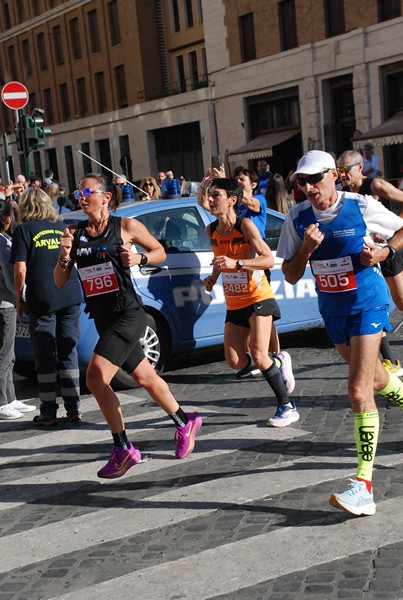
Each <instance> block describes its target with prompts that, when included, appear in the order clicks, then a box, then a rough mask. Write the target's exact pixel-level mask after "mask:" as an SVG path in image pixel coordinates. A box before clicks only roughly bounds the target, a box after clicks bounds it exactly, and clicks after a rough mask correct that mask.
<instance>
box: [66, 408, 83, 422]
mask: <svg viewBox="0 0 403 600" xmlns="http://www.w3.org/2000/svg"><path fill="white" fill-rule="evenodd" d="M81 420H82V419H81V413H80V411H79V410H78V409H77V410H69V411H68V412H67V421H68V422H69V423H74V422H75V421H81Z"/></svg>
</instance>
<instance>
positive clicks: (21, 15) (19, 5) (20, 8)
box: [16, 0, 25, 23]
mask: <svg viewBox="0 0 403 600" xmlns="http://www.w3.org/2000/svg"><path fill="white" fill-rule="evenodd" d="M16 9H17V10H16V14H17V15H18V22H19V23H23V22H24V21H25V12H24V0H17V2H16Z"/></svg>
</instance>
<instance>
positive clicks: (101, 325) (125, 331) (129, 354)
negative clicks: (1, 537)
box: [94, 306, 146, 373]
mask: <svg viewBox="0 0 403 600" xmlns="http://www.w3.org/2000/svg"><path fill="white" fill-rule="evenodd" d="M145 324H146V318H145V314H144V310H143V308H142V307H141V306H140V307H138V308H136V309H132V310H127V311H125V312H116V313H112V314H109V315H105V317H99V316H97V318H96V319H95V326H96V328H97V331H98V333H99V340H98V342H97V344H96V346H95V348H94V352H95V353H96V354H99V356H102V357H103V358H106V360H109V362H111V363H112V364H113V365H116V366H117V367H121V368H122V369H124V370H125V371H126V372H127V373H132V372H133V371H134V369H135V368H136V367H137V366H138V365H139V364H140V363H141V361H142V360H143V358H144V351H143V348H142V345H141V343H140V339H141V338H142V337H143V335H144V331H145Z"/></svg>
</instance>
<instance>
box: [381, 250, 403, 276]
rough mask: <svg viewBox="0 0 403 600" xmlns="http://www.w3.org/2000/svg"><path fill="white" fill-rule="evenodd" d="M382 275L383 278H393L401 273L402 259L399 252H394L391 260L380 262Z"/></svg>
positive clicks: (402, 269)
mask: <svg viewBox="0 0 403 600" xmlns="http://www.w3.org/2000/svg"><path fill="white" fill-rule="evenodd" d="M381 270H382V275H383V276H384V277H395V275H399V273H401V272H402V271H403V257H402V255H401V254H400V253H399V252H396V254H395V255H394V256H392V257H391V258H387V259H386V260H384V261H383V262H381Z"/></svg>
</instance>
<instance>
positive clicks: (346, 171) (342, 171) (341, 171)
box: [337, 162, 361, 173]
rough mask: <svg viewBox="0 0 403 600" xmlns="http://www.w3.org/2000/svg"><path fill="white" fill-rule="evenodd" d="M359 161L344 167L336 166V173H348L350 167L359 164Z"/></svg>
mask: <svg viewBox="0 0 403 600" xmlns="http://www.w3.org/2000/svg"><path fill="white" fill-rule="evenodd" d="M359 164H361V163H359V162H358V163H353V164H352V165H346V166H345V167H337V171H338V173H348V172H349V171H351V169H352V168H353V167H356V166H357V165H359Z"/></svg>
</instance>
